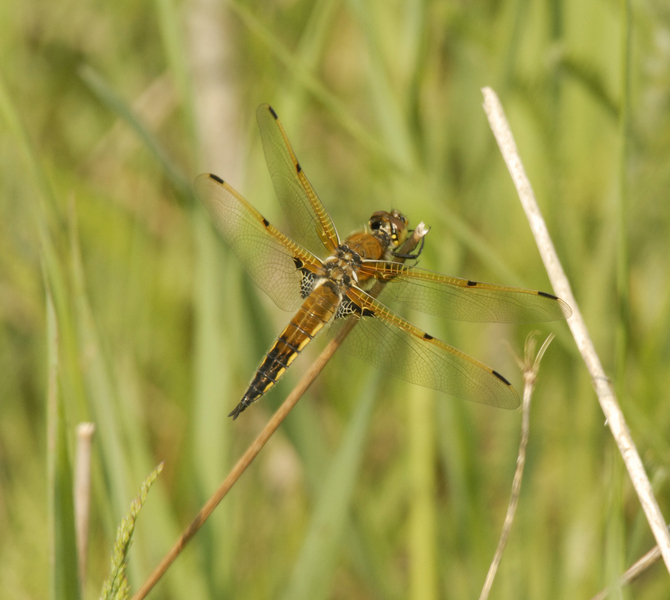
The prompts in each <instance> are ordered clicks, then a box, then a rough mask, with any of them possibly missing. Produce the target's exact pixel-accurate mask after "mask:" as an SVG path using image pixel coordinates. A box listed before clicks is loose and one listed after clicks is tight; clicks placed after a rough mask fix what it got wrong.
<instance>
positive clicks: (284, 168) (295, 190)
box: [256, 104, 339, 257]
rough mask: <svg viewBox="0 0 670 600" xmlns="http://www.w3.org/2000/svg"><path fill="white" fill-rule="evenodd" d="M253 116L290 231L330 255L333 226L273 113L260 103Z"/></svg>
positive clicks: (334, 238)
mask: <svg viewBox="0 0 670 600" xmlns="http://www.w3.org/2000/svg"><path fill="white" fill-rule="evenodd" d="M256 116H257V119H258V127H259V128H260V131H261V140H262V142H263V151H264V153H265V160H266V162H267V165H268V169H269V171H270V176H271V177H272V183H273V184H274V188H275V192H276V193H277V198H279V202H280V203H281V205H282V208H283V210H284V214H285V215H286V219H287V220H288V222H289V225H290V226H291V232H292V233H293V235H294V236H295V237H296V239H297V240H298V241H299V242H300V243H301V244H303V245H304V246H305V248H307V249H308V250H310V251H311V252H312V253H313V254H315V255H316V256H321V257H326V256H330V255H332V254H334V252H335V249H336V248H337V247H338V245H339V238H338V235H337V231H336V229H335V225H334V224H333V221H332V219H331V218H330V215H329V214H328V213H327V212H326V209H325V208H324V207H323V204H321V201H320V200H319V198H318V196H317V195H316V192H315V191H314V188H312V185H311V184H310V183H309V181H308V180H307V177H306V176H305V173H304V172H303V170H302V167H301V166H300V163H299V162H298V159H297V158H296V156H295V153H294V152H293V148H291V144H290V142H289V141H288V138H287V137H286V133H285V132H284V128H283V127H282V124H281V122H280V121H279V118H278V117H277V114H276V113H275V112H274V110H272V107H271V106H269V105H267V104H261V106H259V107H258V111H257V113H256Z"/></svg>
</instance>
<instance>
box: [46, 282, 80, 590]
mask: <svg viewBox="0 0 670 600" xmlns="http://www.w3.org/2000/svg"><path fill="white" fill-rule="evenodd" d="M47 338H48V365H49V377H48V380H49V386H48V391H47V415H48V416H47V428H48V440H49V445H48V449H47V464H48V472H49V514H50V517H51V518H50V528H49V529H50V546H51V548H50V551H51V577H50V579H51V590H50V592H51V598H52V600H70V599H74V600H77V599H78V598H79V597H80V589H79V575H78V563H77V541H76V535H75V519H74V498H73V483H72V467H71V464H70V457H69V454H68V441H67V429H66V420H65V412H64V410H63V403H62V401H61V400H60V398H59V393H58V387H59V361H58V322H57V318H56V310H55V308H54V304H53V300H52V298H51V294H50V293H49V291H47Z"/></svg>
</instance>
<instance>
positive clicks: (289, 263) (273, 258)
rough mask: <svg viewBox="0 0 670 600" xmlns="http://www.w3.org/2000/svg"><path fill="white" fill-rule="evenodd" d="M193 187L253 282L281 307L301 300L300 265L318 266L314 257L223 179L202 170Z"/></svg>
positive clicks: (290, 307) (296, 304)
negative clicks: (271, 223) (271, 222)
mask: <svg viewBox="0 0 670 600" xmlns="http://www.w3.org/2000/svg"><path fill="white" fill-rule="evenodd" d="M195 189H196V192H197V193H198V196H199V197H200V199H201V200H202V203H203V204H204V205H205V207H206V208H207V211H208V212H209V214H210V216H211V217H212V220H213V221H214V223H215V225H216V227H217V229H218V230H219V232H220V233H221V235H222V236H223V239H224V240H225V241H226V242H227V243H228V245H229V246H230V247H231V249H232V250H233V252H234V253H235V254H236V255H237V257H238V258H239V260H240V262H241V263H242V266H243V267H244V269H245V270H246V272H247V273H248V274H249V276H250V277H251V278H252V279H253V280H254V281H255V282H256V284H257V285H258V286H259V287H260V288H261V289H262V290H264V291H265V292H266V293H267V294H268V296H270V298H272V300H273V301H274V302H275V303H276V304H277V306H279V308H281V309H284V310H290V311H292V310H295V309H297V307H298V306H300V304H301V303H302V299H301V297H300V286H301V281H302V277H303V271H301V269H300V268H301V267H302V268H303V269H305V268H306V267H307V266H312V267H318V264H319V263H318V259H316V258H315V257H314V256H312V255H311V254H310V253H309V252H307V251H306V250H304V249H303V248H301V247H300V246H298V244H296V243H295V242H293V241H292V240H291V239H290V238H288V237H287V236H285V235H284V234H283V233H281V232H280V231H279V230H278V229H277V228H275V227H274V226H272V225H270V223H269V222H268V221H267V220H266V219H265V218H263V216H262V215H261V214H260V213H259V212H258V211H257V210H256V209H255V208H254V207H253V206H251V204H249V203H248V202H247V201H246V200H245V199H244V198H243V197H242V196H240V194H238V193H237V192H236V191H235V190H234V189H233V188H231V187H230V186H229V185H228V184H227V183H225V182H224V181H223V180H221V179H220V178H219V177H217V176H216V175H211V174H209V173H203V174H202V175H200V176H198V178H197V179H196V180H195Z"/></svg>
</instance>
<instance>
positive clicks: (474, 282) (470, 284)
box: [468, 279, 477, 287]
mask: <svg viewBox="0 0 670 600" xmlns="http://www.w3.org/2000/svg"><path fill="white" fill-rule="evenodd" d="M476 285H477V282H476V281H470V280H469V279H468V287H474V286H476Z"/></svg>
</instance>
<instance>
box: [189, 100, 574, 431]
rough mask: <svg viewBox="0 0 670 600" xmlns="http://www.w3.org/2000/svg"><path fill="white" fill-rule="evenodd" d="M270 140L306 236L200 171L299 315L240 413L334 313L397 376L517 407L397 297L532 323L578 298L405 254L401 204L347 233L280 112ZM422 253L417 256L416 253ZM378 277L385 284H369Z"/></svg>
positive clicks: (255, 261)
mask: <svg viewBox="0 0 670 600" xmlns="http://www.w3.org/2000/svg"><path fill="white" fill-rule="evenodd" d="M257 120H258V126H259V129H260V134H261V141H262V145H263V151H264V154H265V159H266V162H267V166H268V169H269V171H270V176H271V178H272V182H273V184H274V188H275V192H276V195H277V197H278V199H279V202H280V204H281V206H282V208H283V212H284V214H285V217H286V220H287V221H288V224H289V226H290V228H291V231H292V233H293V235H294V237H295V239H296V240H297V241H294V240H293V239H292V238H291V237H289V236H287V235H285V234H283V233H282V232H281V231H280V230H279V229H277V228H276V227H275V226H274V225H272V224H271V223H270V222H269V221H268V220H267V219H266V218H265V217H264V216H263V215H261V214H260V213H259V212H258V211H257V210H256V209H255V208H254V207H253V206H252V205H251V204H250V203H249V202H247V201H246V200H245V199H244V198H243V197H242V196H241V195H240V194H239V193H238V192H236V191H235V190H234V189H233V188H232V187H231V186H230V185H228V184H227V183H226V182H225V181H224V180H223V179H222V178H220V177H218V176H217V175H214V174H212V173H203V174H202V175H200V176H198V178H197V179H196V181H195V189H196V192H197V195H198V196H199V198H200V199H201V201H202V203H203V204H204V206H205V207H206V209H207V211H208V212H209V214H210V216H211V218H212V220H213V222H214V224H215V226H216V228H217V229H218V231H219V233H220V234H221V236H222V237H223V239H224V241H225V242H227V244H228V246H230V248H231V249H232V251H233V252H234V253H235V254H236V255H237V257H238V259H239V261H240V262H241V264H242V266H243V268H244V269H245V270H246V272H247V273H248V275H249V276H250V277H251V279H253V281H254V282H255V283H256V284H257V285H258V286H259V287H260V288H261V289H262V290H264V291H265V292H266V293H267V294H268V295H269V296H270V298H271V299H272V300H273V301H274V302H275V304H277V306H279V308H281V309H283V310H286V311H292V312H293V314H294V316H293V318H292V319H291V320H290V322H289V323H288V325H287V326H286V327H285V328H284V330H283V331H282V332H281V333H280V334H279V336H278V337H277V339H276V341H275V342H274V343H273V344H272V347H271V348H270V350H269V351H268V352H267V354H266V355H265V357H264V358H263V360H262V362H261V364H260V366H259V367H258V369H257V370H256V372H255V374H254V376H253V378H252V380H251V382H250V383H249V386H248V388H247V390H246V392H245V393H244V395H243V396H242V399H241V400H240V401H239V403H238V404H237V406H236V407H235V408H234V409H233V411H232V412H231V413H230V414H229V415H228V416H230V417H232V418H233V420H235V419H237V417H239V416H240V414H241V413H242V412H243V411H244V410H245V409H246V408H247V407H248V406H249V405H251V404H252V403H254V402H256V401H257V400H259V399H260V398H261V397H262V396H263V395H264V394H265V393H267V392H268V391H269V390H270V389H271V388H272V387H273V386H274V385H275V384H276V383H277V381H278V380H279V379H280V378H281V377H282V375H283V374H284V373H285V372H286V370H287V369H288V368H289V367H290V365H291V364H292V363H293V361H294V360H295V359H296V357H297V356H298V355H299V354H300V353H301V352H302V351H303V350H304V349H305V347H306V346H307V345H308V344H309V343H310V342H311V341H312V340H313V339H314V337H316V335H317V334H318V333H319V332H320V331H321V330H323V329H324V327H326V326H327V325H329V324H332V323H343V322H345V321H346V319H355V320H356V324H355V326H354V327H353V329H352V330H351V331H350V333H349V335H348V337H347V338H346V339H345V340H344V343H343V347H344V349H345V350H346V351H347V352H348V353H349V354H353V355H354V356H358V357H359V358H362V359H363V360H365V361H367V362H369V363H370V364H372V365H373V366H375V367H378V368H381V369H383V370H384V371H385V372H387V373H388V374H390V375H394V376H396V377H400V378H402V379H405V380H407V381H409V382H411V383H414V384H418V385H421V386H425V387H428V388H433V389H436V390H439V391H441V392H444V393H446V394H449V395H452V396H457V397H460V398H464V399H466V400H470V401H473V402H480V403H483V404H488V405H491V406H495V407H499V408H507V409H512V408H516V407H518V406H519V396H518V394H517V392H516V390H515V389H514V387H513V386H512V384H511V383H510V382H509V381H508V380H507V379H506V378H505V377H504V376H503V375H501V374H500V373H498V372H497V371H495V370H494V369H491V368H490V367H488V366H486V365H484V364H483V363H481V362H479V361H477V360H475V359H474V358H471V357H470V356H468V355H467V354H465V353H463V352H461V351H460V350H458V349H456V348H454V347H452V346H450V345H448V344H446V343H445V342H443V341H441V340H439V339H438V338H436V337H434V336H432V335H430V334H428V333H426V332H424V331H422V330H421V329H419V328H418V327H415V326H414V325H412V324H411V323H410V322H408V321H407V320H406V319H404V318H403V317H401V316H400V315H398V314H397V313H396V312H394V311H392V310H391V309H390V308H387V306H386V304H387V303H388V302H389V301H395V302H399V303H401V304H403V305H405V306H407V307H409V308H410V309H414V310H418V311H421V312H425V313H428V314H431V315H437V316H440V317H446V318H449V319H456V320H461V321H473V322H489V323H535V322H543V321H553V320H558V319H565V318H567V317H569V316H570V314H571V312H572V311H571V309H570V307H569V306H568V304H567V303H565V302H564V301H563V300H561V299H560V298H558V297H556V296H554V295H553V294H549V293H546V292H541V291H537V290H527V289H520V288H514V287H506V286H502V285H495V284H491V283H482V282H479V281H472V280H469V279H461V278H458V277H450V276H447V275H441V274H439V273H435V272H433V271H429V270H426V269H422V268H419V267H417V266H416V264H405V262H404V261H405V259H416V258H418V255H419V254H420V253H421V249H422V248H423V239H422V240H421V241H422V244H421V247H420V248H419V250H418V251H417V252H416V253H415V254H401V253H400V249H401V246H402V245H403V243H404V242H405V240H406V239H407V237H408V234H409V233H410V231H411V230H410V229H409V221H408V219H407V217H406V216H405V215H403V214H402V213H401V212H399V211H398V210H391V211H383V210H382V211H377V212H375V213H373V214H372V216H371V217H370V219H369V222H368V224H367V226H366V227H365V228H364V229H363V230H361V231H358V232H356V233H353V234H352V235H350V236H348V237H347V238H346V239H344V240H342V238H341V237H340V235H339V234H338V232H337V229H336V228H335V224H334V223H333V220H332V219H331V217H330V215H329V214H328V212H327V211H326V209H325V207H324V206H323V204H322V203H321V201H320V200H319V198H318V196H317V194H316V192H315V191H314V188H313V187H312V185H311V184H310V182H309V181H308V179H307V176H306V175H305V172H304V171H303V169H302V167H301V166H300V163H299V162H298V159H297V158H296V155H295V153H294V151H293V148H292V147H291V144H290V142H289V140H288V138H287V136H286V133H285V131H284V128H283V126H282V124H281V122H280V120H279V118H278V117H277V113H276V112H275V111H274V110H273V109H272V108H271V107H270V106H269V105H267V104H263V105H261V106H260V107H259V108H258V110H257ZM410 262H412V263H416V260H413V261H410ZM377 282H380V283H382V284H384V286H383V290H382V293H381V294H380V295H379V296H378V297H374V295H373V294H372V293H370V292H371V288H372V287H373V285H374V284H376V283H377Z"/></svg>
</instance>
